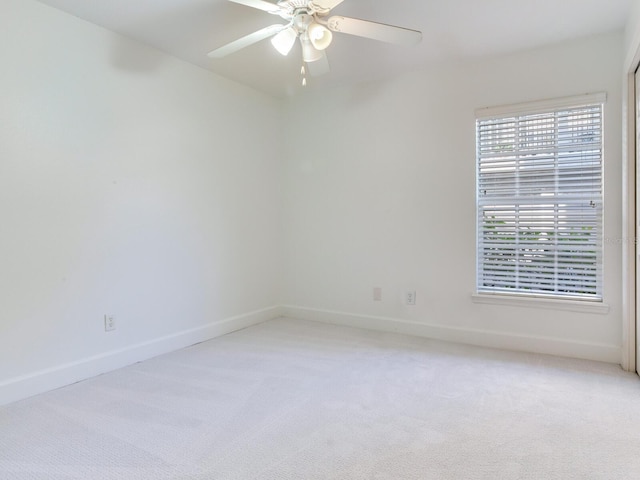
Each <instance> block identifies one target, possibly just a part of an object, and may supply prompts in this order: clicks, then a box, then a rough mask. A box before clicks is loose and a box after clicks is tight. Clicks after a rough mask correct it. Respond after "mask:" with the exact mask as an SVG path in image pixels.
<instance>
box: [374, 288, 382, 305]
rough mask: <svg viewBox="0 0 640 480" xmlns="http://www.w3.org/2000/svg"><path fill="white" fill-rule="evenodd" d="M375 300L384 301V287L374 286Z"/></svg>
mask: <svg viewBox="0 0 640 480" xmlns="http://www.w3.org/2000/svg"><path fill="white" fill-rule="evenodd" d="M373 301H374V302H381V301H382V288H380V287H374V288H373Z"/></svg>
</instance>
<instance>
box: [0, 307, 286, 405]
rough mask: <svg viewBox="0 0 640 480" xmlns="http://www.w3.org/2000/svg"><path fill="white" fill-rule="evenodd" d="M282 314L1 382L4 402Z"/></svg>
mask: <svg viewBox="0 0 640 480" xmlns="http://www.w3.org/2000/svg"><path fill="white" fill-rule="evenodd" d="M281 315H282V310H281V307H279V306H274V307H269V308H264V309H262V310H256V311H254V312H249V313H245V314H242V315H238V316H235V317H231V318H227V319H224V320H221V321H218V322H213V323H210V324H208V325H204V326H202V327H197V328H193V329H190V330H184V331H181V332H177V333H174V334H171V335H167V336H164V337H161V338H156V339H153V340H149V341H147V342H143V343H138V344H135V345H130V346H128V347H125V348H122V349H119V350H113V351H110V352H105V353H102V354H100V355H95V356H92V357H89V358H83V359H81V360H78V361H76V362H72V363H67V364H64V365H57V366H55V367H51V368H47V369H45V370H40V371H38V372H34V373H31V374H28V375H23V376H20V377H16V378H10V379H9V380H6V381H3V382H0V405H6V404H8V403H11V402H15V401H17V400H22V399H24V398H28V397H31V396H33V395H37V394H40V393H44V392H47V391H49V390H53V389H56V388H60V387H64V386H66V385H70V384H72V383H76V382H79V381H82V380H86V379H88V378H91V377H95V376H96V375H100V374H102V373H106V372H110V371H112V370H117V369H118V368H122V367H125V366H127V365H131V364H134V363H136V362H140V361H142V360H147V359H149V358H152V357H156V356H158V355H162V354H165V353H169V352H172V351H175V350H178V349H180V348H185V347H188V346H190V345H194V344H196V343H200V342H204V341H206V340H211V339H212V338H216V337H220V336H222V335H226V334H227V333H231V332H234V331H236V330H241V329H243V328H246V327H250V326H252V325H256V324H258V323H262V322H266V321H267V320H271V319H273V318H277V317H280V316H281Z"/></svg>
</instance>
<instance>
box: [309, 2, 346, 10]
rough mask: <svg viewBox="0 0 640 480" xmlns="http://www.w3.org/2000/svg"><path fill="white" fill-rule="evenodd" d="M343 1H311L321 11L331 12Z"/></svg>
mask: <svg viewBox="0 0 640 480" xmlns="http://www.w3.org/2000/svg"><path fill="white" fill-rule="evenodd" d="M342 2H344V0H313V4H314V5H315V6H317V7H320V9H321V10H331V9H332V8H334V7H337V6H338V5H340V4H341V3H342Z"/></svg>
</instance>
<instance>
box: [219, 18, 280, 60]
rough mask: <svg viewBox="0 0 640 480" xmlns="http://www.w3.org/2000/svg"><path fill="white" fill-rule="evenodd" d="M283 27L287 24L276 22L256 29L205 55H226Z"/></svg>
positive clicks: (267, 36)
mask: <svg viewBox="0 0 640 480" xmlns="http://www.w3.org/2000/svg"><path fill="white" fill-rule="evenodd" d="M285 28H287V25H280V24H278V23H277V24H275V25H270V26H268V27H266V28H263V29H262V30H258V31H257V32H253V33H250V34H249V35H246V36H244V37H242V38H239V39H238V40H236V41H234V42H231V43H227V44H226V45H223V46H222V47H220V48H216V49H215V50H213V51H212V52H209V53H208V54H207V56H208V57H210V58H222V57H226V56H227V55H229V54H231V53H235V52H237V51H238V50H241V49H243V48H244V47H248V46H249V45H253V44H254V43H258V42H259V41H260V40H264V39H265V38H269V37H271V36H273V35H275V34H277V33H279V32H280V31H282V30H284V29H285Z"/></svg>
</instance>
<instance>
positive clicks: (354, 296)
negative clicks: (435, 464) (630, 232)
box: [285, 34, 623, 362]
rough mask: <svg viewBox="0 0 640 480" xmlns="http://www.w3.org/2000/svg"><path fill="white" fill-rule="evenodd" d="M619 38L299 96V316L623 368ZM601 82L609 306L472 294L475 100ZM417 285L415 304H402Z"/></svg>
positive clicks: (295, 312) (294, 246) (293, 131)
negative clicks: (513, 301) (480, 298)
mask: <svg viewBox="0 0 640 480" xmlns="http://www.w3.org/2000/svg"><path fill="white" fill-rule="evenodd" d="M622 45H623V40H622V35H621V34H617V35H607V36H601V37H596V38H589V39H585V40H581V41H575V42H571V43H566V44H562V45H558V46H554V47H549V48H544V49H539V50H535V51H529V52H524V53H521V54H518V55H511V56H503V57H499V58H493V59H489V60H483V61H478V62H476V63H467V64H464V65H444V66H442V67H440V68H435V67H430V68H428V69H424V70H422V71H418V72H415V73H414V74H411V75H408V76H404V77H402V78H399V79H396V80H393V81H387V82H381V83H370V84H363V85H358V86H355V87H345V88H338V89H335V90H333V91H330V92H323V93H321V94H315V95H308V96H306V97H304V98H300V99H296V100H295V101H292V102H290V103H289V105H288V106H287V108H286V119H287V120H286V127H287V131H288V132H289V136H288V142H287V144H286V146H287V156H286V158H287V162H288V163H287V168H286V172H287V177H286V182H285V185H286V186H285V196H286V198H285V225H286V237H285V238H286V239H287V243H286V250H287V252H288V255H287V257H286V269H285V270H286V274H285V279H286V280H285V285H286V288H285V292H286V303H287V304H288V306H287V309H286V312H287V313H288V314H289V315H291V316H297V317H302V318H314V319H317V320H323V321H327V322H333V323H346V324H351V325H358V326H368V327H373V328H378V329H381V330H392V331H402V332H410V333H416V334H420V335H427V336H434V337H437V338H443V339H448V340H456V341H465V342H470V343H477V344H483V345H493V346H499V347H507V348H519V349H524V350H531V351H539V352H547V353H554V354H559V355H568V356H577V357H585V358H595V359H600V360H606V361H611V362H619V361H620V355H621V351H620V346H621V338H622V332H621V294H620V289H621V253H620V245H619V242H617V241H616V239H619V238H620V232H621V198H620V185H621V142H620V139H621V82H620V69H621V66H622ZM599 91H605V92H607V94H608V103H607V104H606V108H605V134H606V138H605V142H606V147H605V148H606V158H605V190H606V192H605V236H606V237H607V240H608V242H607V243H606V244H605V262H606V270H605V291H604V297H605V298H604V301H605V303H606V304H608V305H609V306H610V311H609V313H608V314H595V313H580V312H575V311H562V310H558V309H539V308H529V307H516V306H505V305H483V304H475V303H473V302H472V297H471V295H472V293H473V292H474V288H475V190H474V189H475V146H474V141H475V131H474V128H475V120H474V110H475V109H476V108H479V107H484V106H495V105H502V104H509V103H518V102H524V101H530V100H539V99H546V98H554V97H562V96H569V95H577V94H582V93H587V92H599ZM375 286H379V287H382V289H383V301H382V302H374V301H372V300H373V299H372V289H373V287H375ZM405 290H416V291H417V301H418V305H416V306H415V307H407V306H405V305H404V304H403V302H402V294H403V292H404V291H405Z"/></svg>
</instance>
